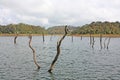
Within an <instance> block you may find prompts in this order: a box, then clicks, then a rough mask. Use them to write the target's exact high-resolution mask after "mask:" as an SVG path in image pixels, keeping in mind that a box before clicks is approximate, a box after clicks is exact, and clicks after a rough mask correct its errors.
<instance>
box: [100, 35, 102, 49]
mask: <svg viewBox="0 0 120 80" xmlns="http://www.w3.org/2000/svg"><path fill="white" fill-rule="evenodd" d="M100 47H101V49H102V34H100Z"/></svg>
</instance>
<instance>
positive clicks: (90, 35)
mask: <svg viewBox="0 0 120 80" xmlns="http://www.w3.org/2000/svg"><path fill="white" fill-rule="evenodd" d="M91 44H92V38H91V33H90V45H91Z"/></svg>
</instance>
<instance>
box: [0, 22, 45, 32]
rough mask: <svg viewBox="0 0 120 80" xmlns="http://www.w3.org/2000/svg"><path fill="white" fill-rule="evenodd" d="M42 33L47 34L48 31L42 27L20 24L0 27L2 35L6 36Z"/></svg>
mask: <svg viewBox="0 0 120 80" xmlns="http://www.w3.org/2000/svg"><path fill="white" fill-rule="evenodd" d="M42 32H44V33H46V30H45V29H44V28H43V27H41V26H34V25H28V24H24V23H19V24H9V25H4V26H3V25H0V33H1V34H2V33H3V34H5V33H9V34H15V33H19V34H29V33H32V34H41V33H42Z"/></svg>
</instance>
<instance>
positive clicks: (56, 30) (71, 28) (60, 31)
mask: <svg viewBox="0 0 120 80" xmlns="http://www.w3.org/2000/svg"><path fill="white" fill-rule="evenodd" d="M64 28H65V25H61V26H53V27H50V28H48V29H47V32H48V34H64V33H65V31H64ZM68 29H69V31H70V32H73V31H75V30H77V29H78V28H77V27H75V26H68Z"/></svg>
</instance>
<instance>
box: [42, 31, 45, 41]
mask: <svg viewBox="0 0 120 80" xmlns="http://www.w3.org/2000/svg"><path fill="white" fill-rule="evenodd" d="M42 36H43V42H44V41H45V37H44V32H42Z"/></svg>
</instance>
